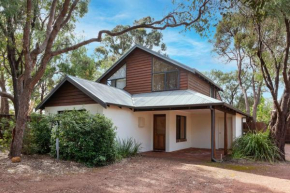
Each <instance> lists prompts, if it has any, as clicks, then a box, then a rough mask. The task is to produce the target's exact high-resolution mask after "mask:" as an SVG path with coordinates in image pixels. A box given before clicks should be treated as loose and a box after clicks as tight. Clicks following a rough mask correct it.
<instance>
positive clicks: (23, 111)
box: [10, 88, 32, 157]
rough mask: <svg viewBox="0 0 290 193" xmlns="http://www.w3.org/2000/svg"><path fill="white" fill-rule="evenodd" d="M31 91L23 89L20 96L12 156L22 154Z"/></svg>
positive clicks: (11, 148) (11, 149) (11, 150)
mask: <svg viewBox="0 0 290 193" xmlns="http://www.w3.org/2000/svg"><path fill="white" fill-rule="evenodd" d="M31 93H32V92H31V91H30V90H29V89H28V88H27V89H24V90H23V92H22V93H21V95H20V97H19V108H18V114H17V118H16V125H15V128H14V132H13V135H14V136H13V140H12V143H11V147H10V157H20V156H21V150H22V143H23V134H24V130H25V126H26V122H27V116H28V111H29V101H30V97H31ZM15 99H16V98H15Z"/></svg>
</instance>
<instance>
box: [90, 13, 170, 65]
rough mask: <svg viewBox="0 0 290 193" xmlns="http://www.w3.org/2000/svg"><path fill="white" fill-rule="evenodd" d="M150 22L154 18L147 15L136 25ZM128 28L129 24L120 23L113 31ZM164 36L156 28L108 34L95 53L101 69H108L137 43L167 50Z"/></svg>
mask: <svg viewBox="0 0 290 193" xmlns="http://www.w3.org/2000/svg"><path fill="white" fill-rule="evenodd" d="M150 22H152V18H150V17H145V18H142V19H140V20H137V21H135V22H134V25H139V24H142V23H150ZM127 28H129V26H126V25H118V26H116V27H115V28H114V29H113V30H112V32H119V31H122V30H125V29H127ZM162 38H163V34H162V32H160V31H158V30H155V29H152V30H148V29H144V28H141V29H134V30H131V31H129V32H127V33H124V34H122V35H119V36H115V37H112V36H110V35H107V34H106V35H105V36H104V38H103V40H102V42H101V43H102V45H101V46H99V47H97V48H96V49H95V54H96V57H97V58H98V62H97V64H98V66H99V67H100V69H101V70H107V69H108V68H109V67H111V66H112V64H113V63H114V62H115V61H116V60H117V59H118V58H120V57H121V56H122V55H123V54H124V53H125V52H126V51H128V50H129V49H130V48H131V47H132V46H133V45H135V44H139V45H142V46H144V47H147V48H149V49H153V47H160V50H159V52H160V53H162V52H165V51H166V45H165V43H163V42H162V40H163V39H162Z"/></svg>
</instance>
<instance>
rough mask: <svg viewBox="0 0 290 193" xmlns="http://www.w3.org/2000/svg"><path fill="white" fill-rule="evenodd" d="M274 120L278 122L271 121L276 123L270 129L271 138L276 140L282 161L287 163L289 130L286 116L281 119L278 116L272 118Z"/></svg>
mask: <svg viewBox="0 0 290 193" xmlns="http://www.w3.org/2000/svg"><path fill="white" fill-rule="evenodd" d="M272 119H276V120H271V123H273V122H274V124H273V126H272V127H271V128H270V134H271V138H272V139H274V142H275V144H276V146H277V147H278V148H279V150H280V156H281V160H283V161H285V136H286V131H287V128H288V126H287V123H286V122H287V121H286V120H285V117H284V116H281V117H279V115H278V116H277V114H276V116H272Z"/></svg>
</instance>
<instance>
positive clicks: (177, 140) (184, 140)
mask: <svg viewBox="0 0 290 193" xmlns="http://www.w3.org/2000/svg"><path fill="white" fill-rule="evenodd" d="M186 141H187V139H176V143H179V142H186Z"/></svg>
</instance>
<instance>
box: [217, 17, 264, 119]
mask: <svg viewBox="0 0 290 193" xmlns="http://www.w3.org/2000/svg"><path fill="white" fill-rule="evenodd" d="M250 27H251V26H250V25H249V23H248V20H247V18H246V17H244V15H243V14H241V13H239V12H229V13H227V14H225V15H224V16H223V18H222V20H221V21H220V22H219V23H218V25H217V29H216V34H215V36H214V41H213V42H214V51H215V52H216V53H218V54H219V55H220V56H221V57H222V58H225V59H226V61H227V62H229V63H234V64H236V66H237V75H236V78H237V80H238V83H239V87H240V90H241V91H242V94H243V97H244V103H245V107H246V112H247V113H248V114H250V113H251V105H250V103H249V99H248V98H249V96H248V95H249V93H251V94H252V96H253V99H254V103H253V105H252V116H253V119H254V121H256V117H257V107H258V105H259V102H260V98H261V94H262V87H263V78H262V75H261V71H260V68H259V66H258V64H257V58H256V57H255V56H254V53H253V51H254V50H253V49H252V48H251V47H249V44H250V45H252V42H253V41H254V39H253V38H252V35H251V33H250V31H249V30H244V29H245V28H250ZM249 77H250V79H249ZM249 89H251V91H249Z"/></svg>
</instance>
